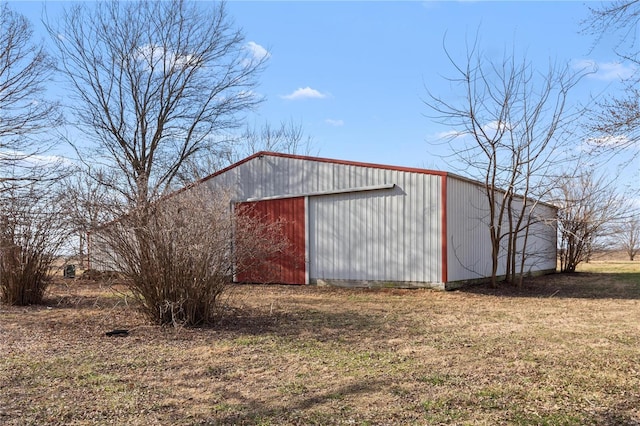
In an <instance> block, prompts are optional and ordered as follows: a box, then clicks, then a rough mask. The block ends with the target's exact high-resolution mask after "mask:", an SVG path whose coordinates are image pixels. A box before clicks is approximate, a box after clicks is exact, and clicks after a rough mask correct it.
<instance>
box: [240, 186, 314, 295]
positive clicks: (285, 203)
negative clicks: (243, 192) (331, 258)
mask: <svg viewBox="0 0 640 426" xmlns="http://www.w3.org/2000/svg"><path fill="white" fill-rule="evenodd" d="M241 205H242V209H239V210H240V211H244V212H246V213H245V214H249V215H251V216H252V217H254V218H257V219H259V220H264V221H265V222H266V223H276V222H280V224H281V230H282V234H283V235H282V236H283V237H284V238H286V239H287V241H288V243H289V246H288V248H287V250H286V252H285V253H282V254H280V255H278V256H275V257H273V258H271V259H266V260H265V262H262V264H261V265H259V266H257V267H256V269H254V270H250V271H243V273H241V274H238V277H237V280H238V281H240V282H260V283H264V282H270V283H279V284H305V282H306V268H305V244H306V243H305V213H304V212H305V200H304V197H298V198H287V199H279V200H268V201H256V202H250V203H241Z"/></svg>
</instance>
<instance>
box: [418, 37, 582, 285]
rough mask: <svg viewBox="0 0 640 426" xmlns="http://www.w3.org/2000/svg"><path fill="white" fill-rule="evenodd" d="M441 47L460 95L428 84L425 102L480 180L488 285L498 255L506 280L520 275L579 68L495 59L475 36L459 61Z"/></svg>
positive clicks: (563, 137)
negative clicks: (540, 68)
mask: <svg viewBox="0 0 640 426" xmlns="http://www.w3.org/2000/svg"><path fill="white" fill-rule="evenodd" d="M445 51H446V49H445ZM446 53H447V55H448V57H449V60H450V61H451V64H452V65H453V67H454V70H455V71H454V72H455V74H454V76H453V77H451V78H449V79H448V81H449V83H450V85H451V86H452V87H453V89H454V91H456V90H457V91H458V92H456V93H455V94H456V96H458V95H459V96H458V97H456V98H453V99H455V100H453V101H451V100H450V99H451V98H450V97H448V96H441V95H436V94H434V93H433V92H432V91H428V95H429V96H428V99H427V100H426V101H425V103H426V105H427V106H428V108H429V109H430V111H431V114H430V116H431V117H432V118H434V119H435V120H437V121H438V122H440V123H442V124H445V125H446V126H448V127H450V128H452V129H453V130H452V132H451V133H450V135H451V136H450V137H449V138H447V143H448V144H449V146H450V148H451V152H452V154H451V156H452V157H454V158H455V160H456V161H457V162H458V164H461V165H462V166H461V167H460V168H461V169H462V170H463V173H465V174H471V175H472V176H473V177H474V178H476V179H478V180H480V181H482V182H483V184H484V192H485V194H486V200H487V209H488V214H487V217H486V222H487V223H486V224H487V230H488V234H489V237H490V241H491V257H492V265H491V279H492V284H493V285H497V276H498V271H499V266H500V261H501V260H500V259H501V258H506V270H505V273H506V277H507V280H508V281H512V282H514V281H516V280H517V281H518V282H519V281H520V280H521V278H522V273H523V270H524V269H523V267H524V262H525V259H526V257H527V250H526V243H527V238H528V232H529V229H530V226H531V225H532V223H533V222H536V221H538V220H539V218H536V202H534V201H533V199H541V198H545V197H546V195H547V194H548V191H549V189H550V188H551V187H553V181H554V176H556V175H557V173H558V168H559V165H560V163H561V162H562V161H567V157H568V154H567V144H568V142H569V139H568V137H567V136H568V131H567V124H568V123H569V120H571V119H572V116H571V114H570V113H569V111H567V108H566V101H567V96H568V94H569V91H570V90H571V89H572V88H573V87H574V86H575V85H576V83H577V82H578V81H579V79H580V77H581V75H579V74H574V73H572V72H571V71H570V69H569V68H568V67H567V66H555V65H551V66H549V68H548V69H546V70H544V71H538V70H537V69H535V68H534V67H533V65H532V64H531V63H530V62H528V61H527V60H526V59H522V60H517V59H516V57H515V55H514V54H510V55H505V57H504V59H503V60H502V61H493V60H491V59H489V58H487V57H486V56H485V55H484V54H483V53H482V52H481V51H480V50H479V47H478V45H477V42H476V44H475V45H473V46H472V47H471V48H469V49H468V50H467V54H466V57H465V59H464V61H461V62H457V61H456V60H455V59H454V58H453V57H452V56H451V55H450V54H449V52H448V51H446ZM517 247H521V248H520V249H519V250H518V249H517Z"/></svg>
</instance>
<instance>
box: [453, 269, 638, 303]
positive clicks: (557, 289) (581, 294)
mask: <svg viewBox="0 0 640 426" xmlns="http://www.w3.org/2000/svg"><path fill="white" fill-rule="evenodd" d="M457 291H460V292H464V293H471V294H482V295H489V296H504V297H556V298H579V299H631V300H637V299H640V273H637V272H628V273H620V272H617V273H593V272H574V273H556V274H551V275H545V276H540V277H530V278H526V279H525V280H524V281H523V283H522V285H521V286H517V285H513V284H508V283H500V284H498V286H497V288H494V287H492V286H491V285H490V284H488V283H487V284H479V285H473V286H468V287H464V288H461V289H459V290H457Z"/></svg>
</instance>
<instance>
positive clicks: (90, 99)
mask: <svg viewBox="0 0 640 426" xmlns="http://www.w3.org/2000/svg"><path fill="white" fill-rule="evenodd" d="M62 24H63V25H62V28H61V29H58V28H54V27H53V26H52V25H49V31H50V33H51V35H52V36H53V40H54V42H55V43H56V44H57V46H58V48H59V50H60V54H61V62H62V70H63V72H64V74H65V75H66V76H67V77H68V78H69V80H70V82H71V83H72V85H73V87H74V88H75V93H76V99H75V103H74V104H73V105H72V109H73V112H74V116H75V117H77V118H78V123H77V124H78V125H79V126H81V127H82V128H83V129H84V130H86V134H87V136H88V137H90V139H91V140H92V141H93V142H95V145H96V151H95V152H94V153H93V155H92V156H91V157H90V158H91V159H92V161H93V162H94V163H95V162H96V161H99V160H102V161H103V165H104V166H107V167H113V168H115V169H117V170H118V171H119V173H120V175H121V176H122V178H121V181H119V182H111V183H110V184H112V185H113V184H116V185H115V189H117V190H118V191H119V193H120V194H121V196H122V197H123V198H124V199H125V200H126V201H127V204H128V206H129V207H131V206H134V207H137V208H139V207H143V206H146V205H147V204H148V203H149V201H151V200H153V199H156V198H158V197H159V196H161V195H162V194H163V193H165V192H166V191H167V189H169V188H171V184H172V182H173V180H174V179H175V178H176V176H177V174H178V173H179V172H180V170H181V168H182V167H183V165H184V164H185V161H186V160H187V159H189V158H191V157H194V156H196V155H197V154H198V153H199V152H200V151H202V150H205V149H209V150H211V148H212V147H213V146H215V144H216V143H217V141H218V138H217V137H216V135H217V134H218V133H220V132H221V131H222V130H226V129H229V128H232V127H235V126H237V125H238V119H239V117H238V114H239V113H242V112H243V111H245V110H247V109H248V108H251V107H253V106H254V105H256V104H257V103H258V102H259V99H258V98H256V96H255V95H254V94H253V92H252V88H253V87H254V86H255V84H256V81H255V77H256V76H257V74H258V73H259V71H260V70H261V68H262V67H263V65H264V63H265V60H266V58H265V57H263V58H255V57H252V56H251V53H250V52H249V50H248V49H246V48H245V45H244V38H243V36H242V33H241V32H240V31H238V30H234V29H233V27H232V23H231V22H230V19H229V18H228V16H227V12H226V9H225V7H224V4H216V3H194V2H187V1H182V0H171V1H166V2H165V1H163V2H155V1H139V2H138V1H136V2H117V1H116V2H98V3H91V4H86V3H85V4H79V5H76V6H73V7H71V9H70V10H68V11H67V12H66V14H65V15H64V17H63V19H62ZM85 158H89V157H85Z"/></svg>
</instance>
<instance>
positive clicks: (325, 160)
mask: <svg viewBox="0 0 640 426" xmlns="http://www.w3.org/2000/svg"><path fill="white" fill-rule="evenodd" d="M261 156H270V157H282V158H291V159H294V160H306V161H315V162H318V163H331V164H341V165H345V166H359V167H368V168H374V169H384V170H395V171H399V172H410V173H420V174H427V175H436V176H446V175H447V174H448V173H447V172H443V171H439V170H429V169H420V168H417V167H403V166H391V165H388V164H376V163H363V162H359V161H350V160H336V159H333V158H323V157H311V156H306V155H297V154H285V153H281V152H268V151H261V152H258V153H256V154H254V155H252V156H251V157H249V158H247V159H246V160H249V159H253V158H254V157H261ZM243 161H245V160H243ZM239 164H240V163H236V165H239ZM236 165H233V166H230V167H229V168H233V167H235V166H236ZM205 179H207V178H205Z"/></svg>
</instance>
